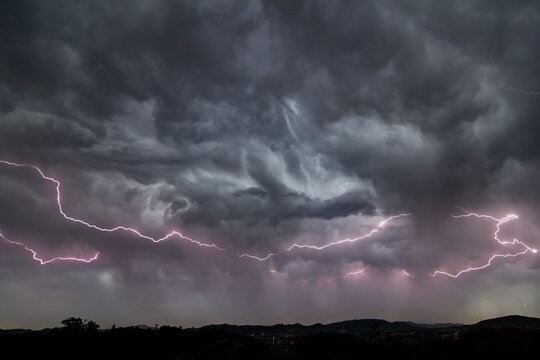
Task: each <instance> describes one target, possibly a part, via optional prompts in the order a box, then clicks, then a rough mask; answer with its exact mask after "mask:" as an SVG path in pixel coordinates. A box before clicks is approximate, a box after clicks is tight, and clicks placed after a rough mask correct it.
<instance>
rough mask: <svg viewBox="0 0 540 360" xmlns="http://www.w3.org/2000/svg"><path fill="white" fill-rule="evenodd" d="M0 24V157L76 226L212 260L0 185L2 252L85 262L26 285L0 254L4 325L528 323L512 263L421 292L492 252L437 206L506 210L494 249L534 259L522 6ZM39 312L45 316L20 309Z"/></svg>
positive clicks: (322, 8) (311, 5) (357, 7)
mask: <svg viewBox="0 0 540 360" xmlns="http://www.w3.org/2000/svg"><path fill="white" fill-rule="evenodd" d="M1 7H2V11H0V41H1V42H2V47H1V50H0V154H1V156H0V158H2V159H5V160H12V161H20V162H24V163H31V164H36V165H39V166H40V167H42V168H43V170H44V171H45V172H46V173H47V174H50V175H51V176H54V177H57V178H59V179H61V180H62V192H63V202H64V207H65V210H66V212H68V213H69V214H71V215H72V216H74V217H77V218H83V219H86V220H88V221H89V222H92V223H95V224H99V225H100V226H103V227H114V226H117V225H119V224H124V225H126V226H133V227H136V228H138V229H140V230H141V231H142V232H144V233H145V234H150V235H151V236H154V237H161V236H163V235H165V234H166V233H167V232H169V231H170V230H173V229H176V230H179V231H181V232H182V233H183V234H185V235H187V236H190V237H192V238H195V239H198V240H201V241H203V242H207V243H216V244H217V245H218V246H220V247H222V248H224V249H227V251H225V252H219V251H214V250H212V249H204V248H198V247H196V246H193V245H191V244H189V243H188V242H186V241H181V240H178V239H176V240H170V241H165V242H162V243H160V244H154V243H152V242H149V241H147V240H142V239H138V238H136V237H134V236H132V235H130V234H129V233H122V232H117V233H107V234H102V233H99V232H96V231H94V230H92V229H88V228H85V227H84V226H80V225H79V224H75V223H72V222H69V221H66V220H65V219H63V218H62V217H61V216H60V215H59V214H58V211H57V208H56V207H55V192H54V191H55V189H54V184H52V183H50V182H49V183H48V182H44V181H43V179H40V177H39V176H38V174H37V173H36V172H34V171H32V170H31V169H15V168H11V167H8V166H3V165H0V186H1V190H0V216H1V220H0V231H1V232H2V234H5V235H6V236H8V237H9V238H13V239H18V240H21V241H22V240H24V241H25V242H26V243H28V244H29V245H32V246H34V247H35V248H36V249H38V250H39V252H40V254H43V255H44V256H54V255H55V254H58V253H61V254H76V255H77V256H84V255H86V254H88V253H93V251H98V250H99V251H100V252H101V258H100V260H99V261H98V262H95V263H92V264H90V265H81V264H66V263H64V264H50V265H49V266H47V267H44V268H43V270H41V269H42V268H40V267H39V265H36V263H35V262H34V261H32V260H31V259H30V258H29V253H27V252H25V251H24V250H23V249H22V248H20V247H14V246H12V245H8V244H7V243H2V244H1V245H0V246H1V247H2V251H1V252H0V261H1V262H0V276H1V278H2V280H3V281H2V285H1V286H0V287H1V288H2V293H3V294H9V296H7V297H6V298H5V299H3V300H2V302H3V306H2V307H1V308H2V309H5V310H3V312H0V316H2V318H4V319H6V324H7V325H6V326H8V325H10V324H13V326H50V325H52V324H51V322H54V321H56V320H59V319H58V318H59V317H61V316H64V314H60V313H59V311H58V309H57V308H56V307H55V304H57V303H58V302H64V303H69V304H70V305H69V306H68V307H67V309H70V310H71V311H73V312H81V313H84V314H87V315H85V316H86V317H88V318H96V319H97V320H100V321H102V322H104V323H105V324H109V323H112V322H117V323H119V322H124V323H136V322H143V321H146V322H149V323H155V322H156V321H159V322H167V319H170V318H171V317H175V318H177V320H175V321H178V323H183V325H190V324H202V323H206V322H222V321H229V322H252V323H254V322H289V321H290V322H295V321H304V322H317V321H333V320H339V319H342V318H350V317H359V316H366V317H376V316H379V317H386V318H389V319H410V320H417V321H472V320H474V319H476V317H484V316H490V315H498V314H499V313H505V312H521V313H526V314H529V315H538V311H539V309H540V303H538V301H537V299H536V297H535V295H534V294H535V293H537V291H538V289H537V287H536V285H534V284H535V283H537V281H536V277H537V274H536V269H537V268H538V266H539V264H540V263H539V260H538V259H537V258H536V257H533V256H531V255H530V254H528V255H525V256H524V257H521V258H516V259H513V260H508V261H500V262H498V263H497V267H496V268H494V269H493V270H489V271H486V272H483V273H475V274H474V275H471V276H470V277H467V278H466V279H460V280H459V281H453V280H452V281H453V282H452V281H450V280H451V279H431V278H429V277H426V274H427V273H430V272H433V271H434V270H435V269H446V270H448V271H453V272H455V270H457V269H459V268H462V267H468V266H470V265H471V264H472V265H478V264H483V263H485V261H486V260H487V258H489V255H490V254H492V253H496V252H500V251H504V249H503V248H501V247H500V246H498V245H497V243H496V242H494V240H493V239H491V235H492V233H493V231H494V223H490V222H486V221H482V220H481V219H476V220H474V219H467V220H463V219H453V218H452V217H450V214H451V213H457V212H459V211H460V209H459V208H457V207H456V206H463V207H465V208H468V209H474V210H478V211H485V212H489V213H492V214H494V215H497V216H504V215H506V214H507V213H508V212H515V213H519V215H520V220H519V221H518V222H516V224H514V223H512V224H505V227H504V236H505V237H508V238H512V237H514V236H519V238H520V239H522V240H523V241H525V242H527V243H531V244H533V245H535V246H538V241H539V240H538V238H539V234H540V230H539V229H540V215H539V214H540V211H539V209H538V203H540V202H539V200H540V192H539V191H538V186H537V184H536V183H537V181H536V179H537V178H538V174H539V172H540V164H539V162H538V158H539V156H540V146H539V142H538V141H537V138H536V137H537V136H536V134H538V132H539V130H540V129H539V122H538V121H536V119H537V118H538V115H539V112H538V111H539V104H540V103H539V102H538V99H537V97H534V96H530V95H529V96H527V93H526V92H523V91H516V89H520V90H526V91H532V90H538V89H540V83H539V80H538V79H540V68H539V67H538V65H537V59H538V57H539V55H540V54H539V53H540V45H539V43H538V41H536V34H538V33H539V31H540V29H539V26H540V25H539V24H540V22H539V21H538V19H539V17H540V8H539V5H538V4H537V3H535V2H533V1H519V2H511V3H510V2H504V1H489V2H488V1H478V2H474V3H442V2H431V1H415V2H408V3H404V2H398V1H378V2H367V1H366V2H351V1H325V2H319V1H301V2H300V1H294V2H291V1H230V2H227V1H225V2H223V1H219V2H218V1H186V2H166V1H163V2H157V3H148V2H144V1H140V2H139V1H135V2H133V1H129V2H128V1H126V2H123V1H116V2H113V3H111V2H106V1H88V2H61V1H58V2H57V1H53V2H47V3H44V2H37V1H18V2H14V3H9V4H3V5H2V6H1ZM402 212H411V213H413V215H412V216H410V217H407V218H403V219H399V220H396V221H395V222H391V223H388V224H387V226H386V227H385V228H384V230H383V231H379V232H377V233H376V235H375V236H373V237H372V238H369V239H364V240H362V241H359V242H356V243H354V244H348V245H344V246H335V247H331V248H328V250H327V251H324V252H320V251H316V250H309V249H295V250H293V251H290V252H287V253H285V254H281V255H279V256H275V257H272V258H271V259H270V260H269V261H267V262H264V263H259V262H258V261H256V260H253V259H245V258H242V259H239V258H238V257H237V256H236V253H237V252H238V253H244V252H249V253H250V254H255V255H258V256H261V257H262V256H264V255H266V254H268V253H270V252H280V251H282V250H283V249H286V248H288V247H289V246H290V245H291V244H293V243H298V244H311V245H319V246H320V245H323V244H327V243H329V242H332V241H337V240H341V239H346V238H355V237H358V236H360V235H362V234H366V233H368V232H369V231H370V230H371V229H373V228H374V227H376V226H377V224H378V222H380V221H381V219H382V218H383V216H387V215H393V214H397V213H402ZM366 266H367V267H368V270H366V273H365V274H363V275H362V276H354V277H352V278H351V277H347V278H343V276H345V274H347V273H348V272H354V271H358V269H361V268H364V267H366ZM402 269H406V270H407V271H408V272H409V273H411V274H414V275H415V278H414V279H409V278H406V277H404V274H403V273H402ZM40 281H43V282H41V283H40ZM37 283H40V284H39V285H38V284H37ZM81 283H82V284H88V287H87V288H85V287H82V286H81ZM514 284H517V285H514ZM513 287H515V289H516V290H515V291H510V290H509V289H514V288H513ZM359 288H362V289H365V290H364V291H362V292H360V291H359V290H358V289H359ZM148 292H152V293H155V296H151V297H148V298H145V297H144V296H143V297H141V296H142V295H141V294H146V293H148ZM38 293H39V294H40V298H41V299H43V305H40V306H37V305H35V304H32V303H26V304H25V303H23V302H20V301H19V300H20V299H21V298H29V297H30V296H36V294H38ZM323 294H326V295H324V296H323ZM328 294H330V295H328ZM420 294H428V295H423V296H422V297H421V296H420ZM510 294H512V295H510ZM83 296H85V297H86V298H87V299H88V300H86V301H85V300H83V299H81V297H83ZM145 296H146V295H145ZM496 296H499V298H500V300H497V301H495V300H493V299H494V297H496ZM102 298H106V299H108V300H107V301H109V302H110V304H109V305H107V306H105V305H103V306H98V305H95V301H94V300H96V302H97V300H98V299H102ZM136 298H140V299H143V300H140V301H138V300H134V299H136ZM160 299H161V300H160ZM381 299H392V300H384V301H382V300H381ZM523 303H527V304H528V307H527V308H526V309H525V308H523V307H522V304H523ZM119 304H123V305H119ZM358 304H361V305H362V306H361V308H362V309H365V310H362V311H364V312H362V313H358ZM437 304H438V305H437ZM518 305H519V306H518ZM33 307H35V308H36V310H34V312H35V313H33V314H30V315H29V316H28V319H25V320H17V319H16V318H14V317H13V315H9V314H16V313H21V312H24V313H28V312H27V310H28V309H31V308H33ZM260 309H265V311H264V312H263V311H261V310H260ZM38 312H39V314H37V313H38ZM245 314H247V315H245ZM321 314H323V315H321ZM65 315H66V316H67V315H71V313H70V314H65ZM321 317H322V318H321ZM154 319H155V320H154ZM25 324H28V325H25Z"/></svg>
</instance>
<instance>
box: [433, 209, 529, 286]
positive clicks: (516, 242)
mask: <svg viewBox="0 0 540 360" xmlns="http://www.w3.org/2000/svg"><path fill="white" fill-rule="evenodd" d="M471 216H472V217H477V218H482V219H488V220H491V221H495V222H496V223H497V225H496V230H495V233H494V234H493V238H494V239H495V240H496V241H497V242H498V243H499V244H501V245H521V246H523V247H524V248H525V250H523V251H520V252H517V253H506V254H495V255H493V256H491V257H490V258H489V260H488V262H487V263H486V264H484V265H481V266H476V267H469V268H467V269H463V270H461V271H459V272H457V273H456V274H451V273H448V272H445V271H440V270H437V271H435V272H434V273H433V274H430V276H436V275H446V276H450V277H453V278H458V277H460V276H461V275H462V274H464V273H468V272H471V271H476V270H482V269H485V268H487V267H489V266H491V264H492V262H493V260H495V259H497V258H507V257H516V256H520V255H525V254H526V253H528V252H530V253H533V254H536V253H537V252H538V250H537V249H534V248H531V247H530V246H529V245H527V244H525V243H524V242H522V241H519V240H518V239H514V240H512V241H502V240H501V239H499V232H500V231H501V226H502V225H503V224H505V223H507V222H509V221H512V220H516V219H518V218H519V217H518V216H517V215H514V214H508V215H506V216H505V217H503V218H501V219H497V218H495V217H493V216H491V215H483V214H477V213H468V214H464V215H452V217H453V218H456V219H459V218H465V217H471Z"/></svg>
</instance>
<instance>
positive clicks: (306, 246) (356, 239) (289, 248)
mask: <svg viewBox="0 0 540 360" xmlns="http://www.w3.org/2000/svg"><path fill="white" fill-rule="evenodd" d="M410 215H411V214H410V213H403V214H399V215H394V216H390V217H388V218H386V219H384V220H383V221H381V222H380V223H379V225H377V227H376V228H374V229H372V230H371V231H370V232H368V233H367V234H364V235H361V236H359V237H356V238H353V239H343V240H338V241H334V242H331V243H328V244H326V245H321V246H316V245H307V244H292V245H291V246H289V247H288V248H287V249H285V250H282V251H280V252H277V253H269V254H267V255H266V256H263V257H259V256H256V255H250V254H238V257H240V258H242V257H248V258H251V259H255V260H258V261H266V260H268V259H270V258H271V257H272V256H278V255H281V254H283V253H286V252H289V251H291V250H293V249H312V250H324V249H326V248H328V247H330V246H334V245H341V244H345V243H354V242H357V241H360V240H363V239H366V238H369V237H371V236H373V234H375V233H377V232H379V231H381V230H382V229H383V227H384V225H385V224H386V223H387V222H388V221H390V220H393V219H397V218H400V217H404V216H410Z"/></svg>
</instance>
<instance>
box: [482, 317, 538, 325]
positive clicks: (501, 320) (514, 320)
mask: <svg viewBox="0 0 540 360" xmlns="http://www.w3.org/2000/svg"><path fill="white" fill-rule="evenodd" d="M472 326H475V327H524V326H530V327H533V326H535V327H538V326H540V319H538V318H533V317H528V316H520V315H509V316H503V317H498V318H494V319H488V320H482V321H480V322H478V323H476V324H474V325H472Z"/></svg>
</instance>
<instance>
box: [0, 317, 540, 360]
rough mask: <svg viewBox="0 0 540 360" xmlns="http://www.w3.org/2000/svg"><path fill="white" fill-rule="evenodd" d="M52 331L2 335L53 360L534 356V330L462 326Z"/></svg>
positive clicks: (67, 324)
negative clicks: (262, 331) (354, 330)
mask: <svg viewBox="0 0 540 360" xmlns="http://www.w3.org/2000/svg"><path fill="white" fill-rule="evenodd" d="M62 324H63V325H64V326H63V327H61V328H55V329H52V330H50V331H44V332H38V331H32V332H26V333H9V332H3V333H1V334H0V347H1V349H2V352H3V353H4V354H8V353H9V354H14V356H13V358H21V359H25V358H43V357H45V358H55V359H75V358H76V359H254V360H256V359H386V358H399V359H433V358H436V359H456V358H460V359H473V358H487V357H496V358H501V357H507V358H517V357H520V356H523V357H526V358H539V356H540V347H539V346H538V341H539V340H540V329H538V328H533V327H498V328H481V327H475V328H464V329H459V330H448V331H445V330H434V331H428V332H420V333H415V334H400V333H392V332H378V331H374V332H371V333H370V334H367V335H359V334H344V333H318V334H301V333H300V334H298V333H297V334H294V336H291V335H290V334H283V335H282V336H270V337H262V336H257V335H252V334H239V333H227V332H225V331H223V330H222V329H218V328H212V327H207V328H202V329H182V328H181V327H171V326H161V327H159V328H157V327H156V328H139V327H124V328H116V327H114V328H113V329H110V330H99V325H98V324H96V323H95V322H93V321H86V320H81V319H79V318H68V319H66V320H64V321H62Z"/></svg>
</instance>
